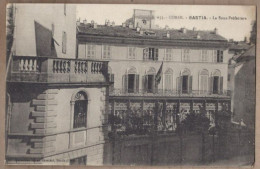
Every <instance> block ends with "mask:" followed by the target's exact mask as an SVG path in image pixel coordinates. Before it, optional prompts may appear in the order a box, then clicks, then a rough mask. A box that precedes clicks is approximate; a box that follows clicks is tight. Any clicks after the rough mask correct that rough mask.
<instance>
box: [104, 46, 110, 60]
mask: <svg viewBox="0 0 260 169" xmlns="http://www.w3.org/2000/svg"><path fill="white" fill-rule="evenodd" d="M110 58H111V46H108V45H104V46H103V59H110Z"/></svg>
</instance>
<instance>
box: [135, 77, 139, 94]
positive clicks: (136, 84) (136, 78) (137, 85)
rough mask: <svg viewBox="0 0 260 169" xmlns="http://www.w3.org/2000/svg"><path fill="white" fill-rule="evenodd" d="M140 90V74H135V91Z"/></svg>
mask: <svg viewBox="0 0 260 169" xmlns="http://www.w3.org/2000/svg"><path fill="white" fill-rule="evenodd" d="M138 92H139V75H135V93H138Z"/></svg>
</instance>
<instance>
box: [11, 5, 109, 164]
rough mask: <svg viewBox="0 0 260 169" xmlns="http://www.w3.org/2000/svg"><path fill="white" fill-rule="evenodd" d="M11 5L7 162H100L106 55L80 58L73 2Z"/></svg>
mask: <svg viewBox="0 0 260 169" xmlns="http://www.w3.org/2000/svg"><path fill="white" fill-rule="evenodd" d="M9 10H12V11H13V14H14V15H13V17H14V18H13V21H14V28H15V29H14V35H13V37H14V38H13V39H14V41H13V47H12V51H11V53H12V56H11V57H10V62H9V63H10V64H9V65H10V67H9V68H8V71H9V72H8V77H7V89H6V92H7V98H8V99H7V100H8V102H7V114H6V122H7V123H6V124H7V128H6V137H7V142H6V147H7V149H6V161H7V163H9V164H10V163H20V162H23V163H43V164H46V163H51V164H95V165H100V164H102V163H103V144H104V132H103V124H104V121H105V118H106V115H105V110H106V106H107V101H106V100H107V99H106V96H107V92H108V86H109V83H108V76H107V73H106V72H107V69H108V62H107V61H95V60H91V59H77V58H76V6H75V5H66V4H56V5H53V4H52V5H49V4H13V6H12V7H10V8H9ZM93 119H95V120H93Z"/></svg>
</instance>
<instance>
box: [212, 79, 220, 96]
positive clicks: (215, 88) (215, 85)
mask: <svg viewBox="0 0 260 169" xmlns="http://www.w3.org/2000/svg"><path fill="white" fill-rule="evenodd" d="M218 91H219V77H218V76H214V78H213V94H218Z"/></svg>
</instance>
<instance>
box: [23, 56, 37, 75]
mask: <svg viewBox="0 0 260 169" xmlns="http://www.w3.org/2000/svg"><path fill="white" fill-rule="evenodd" d="M19 70H20V71H22V72H38V71H39V61H38V59H37V58H33V57H30V58H26V57H21V58H20V59H19Z"/></svg>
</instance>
